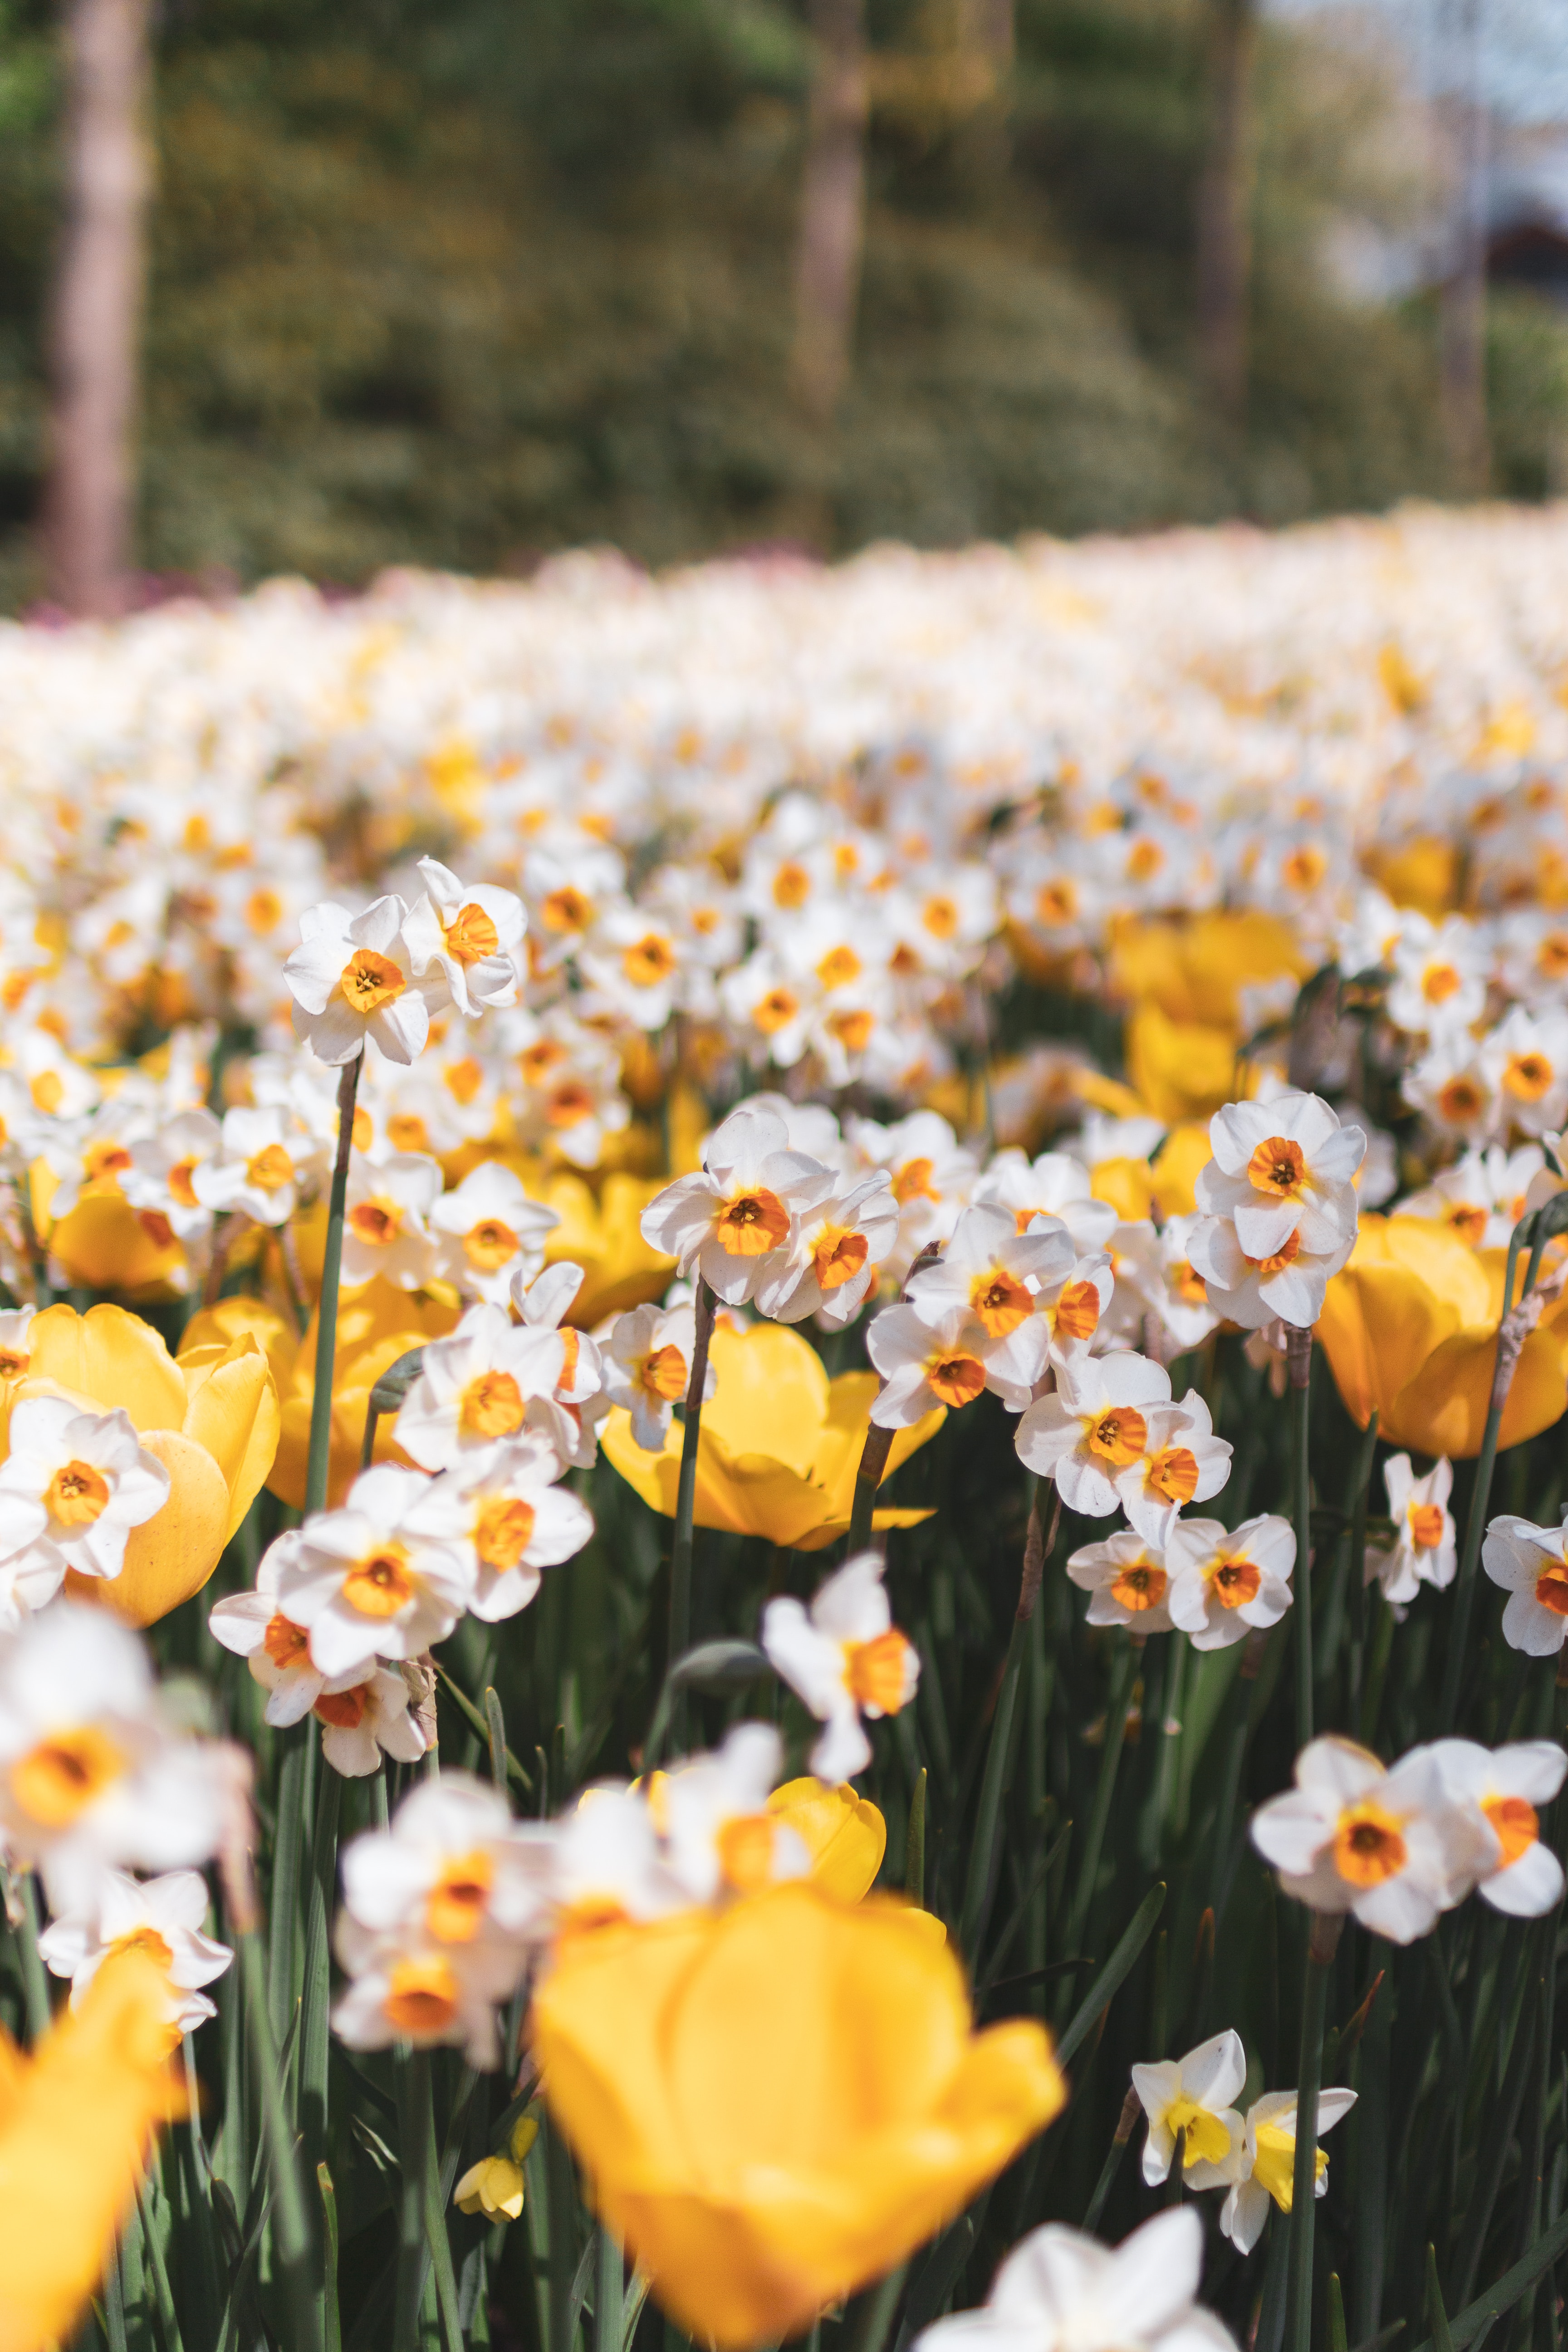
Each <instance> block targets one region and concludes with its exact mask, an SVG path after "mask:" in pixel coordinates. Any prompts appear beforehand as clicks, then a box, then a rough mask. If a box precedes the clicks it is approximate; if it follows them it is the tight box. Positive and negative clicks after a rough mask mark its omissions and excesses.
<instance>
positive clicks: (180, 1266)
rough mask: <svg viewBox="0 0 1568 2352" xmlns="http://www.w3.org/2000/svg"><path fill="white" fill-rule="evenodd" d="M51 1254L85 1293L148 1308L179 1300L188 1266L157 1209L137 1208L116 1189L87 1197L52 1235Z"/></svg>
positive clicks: (170, 1229)
mask: <svg viewBox="0 0 1568 2352" xmlns="http://www.w3.org/2000/svg"><path fill="white" fill-rule="evenodd" d="M49 1254H50V1255H51V1256H52V1257H54V1258H56V1259H58V1262H59V1265H60V1266H61V1267H62V1268H63V1270H64V1272H65V1274H66V1276H67V1277H68V1280H69V1281H71V1282H73V1283H78V1284H79V1285H80V1286H81V1287H82V1288H83V1289H86V1290H113V1291H118V1292H119V1293H120V1294H121V1297H126V1298H137V1299H141V1300H142V1301H144V1302H146V1303H149V1304H150V1303H152V1302H153V1301H154V1300H158V1299H165V1298H177V1297H179V1295H180V1292H181V1289H182V1287H183V1285H184V1276H185V1275H186V1272H187V1270H188V1265H189V1261H188V1259H187V1258H186V1255H185V1249H184V1243H183V1242H181V1241H178V1240H177V1239H176V1238H175V1236H174V1231H173V1229H172V1228H171V1226H170V1225H169V1223H168V1221H167V1219H166V1218H164V1217H163V1215H162V1214H161V1213H159V1211H157V1210H156V1209H133V1208H132V1205H131V1203H130V1202H129V1201H128V1200H126V1198H125V1197H124V1195H123V1193H121V1192H120V1191H119V1190H118V1189H116V1190H115V1191H113V1192H85V1193H84V1194H83V1195H82V1197H81V1199H80V1200H79V1202H77V1204H76V1206H75V1207H74V1208H73V1209H70V1210H68V1212H67V1213H66V1214H65V1215H64V1216H63V1217H62V1218H61V1219H60V1221H59V1223H58V1225H56V1226H55V1228H54V1230H53V1231H52V1232H51V1233H50V1234H49Z"/></svg>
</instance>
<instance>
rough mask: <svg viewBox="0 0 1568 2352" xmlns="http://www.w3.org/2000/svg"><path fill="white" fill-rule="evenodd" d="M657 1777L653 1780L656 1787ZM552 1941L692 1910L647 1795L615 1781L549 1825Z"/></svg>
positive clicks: (588, 1792) (584, 1797) (589, 1794)
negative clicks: (667, 1855) (622, 1922)
mask: <svg viewBox="0 0 1568 2352" xmlns="http://www.w3.org/2000/svg"><path fill="white" fill-rule="evenodd" d="M658 1777H659V1776H658V1775H657V1774H655V1775H654V1776H653V1778H654V1780H655V1783H656V1784H657V1783H658ZM547 1834H548V1836H549V1838H550V1840H551V1854H552V1863H551V1890H552V1913H551V1918H550V1922H549V1927H550V1932H551V1933H552V1935H556V1936H559V1935H569V1934H572V1933H574V1932H578V1931H582V1930H586V1929H592V1928H595V1927H605V1926H608V1925H610V1924H611V1923H612V1922H614V1921H616V1920H620V1919H658V1918H662V1917H664V1916H666V1914H667V1913H668V1912H671V1911H683V1910H685V1909H686V1908H687V1907H688V1906H689V1904H690V1900H691V1897H690V1896H689V1895H688V1894H687V1892H686V1890H685V1888H684V1887H683V1886H682V1885H681V1884H680V1882H679V1879H678V1878H676V1877H675V1876H674V1875H673V1874H672V1873H671V1871H670V1868H669V1865H668V1862H667V1860H666V1858H665V1853H664V1848H663V1845H662V1843H661V1841H660V1838H659V1834H658V1827H657V1825H656V1823H655V1821H654V1817H653V1810H652V1807H651V1806H650V1804H649V1801H648V1795H647V1791H646V1790H642V1789H628V1788H626V1786H625V1785H624V1784H616V1783H613V1782H606V1783H603V1784H601V1785H599V1786H596V1787H594V1788H591V1789H584V1791H583V1793H582V1795H581V1796H580V1797H579V1798H578V1800H577V1801H576V1803H575V1804H574V1806H573V1807H572V1809H571V1811H569V1812H566V1813H563V1815H562V1816H561V1817H560V1819H559V1820H558V1821H555V1822H551V1823H550V1824H549V1826H548V1832H547Z"/></svg>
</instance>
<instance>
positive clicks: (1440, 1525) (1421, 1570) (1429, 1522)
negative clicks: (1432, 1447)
mask: <svg viewBox="0 0 1568 2352" xmlns="http://www.w3.org/2000/svg"><path fill="white" fill-rule="evenodd" d="M1383 1480H1384V1486H1385V1487H1386V1488H1387V1490H1388V1509H1389V1515H1390V1517H1392V1519H1393V1521H1394V1541H1393V1543H1392V1544H1390V1545H1388V1546H1386V1547H1372V1548H1369V1549H1368V1551H1367V1556H1366V1570H1365V1573H1366V1578H1367V1581H1368V1582H1369V1583H1370V1582H1371V1581H1372V1580H1373V1578H1374V1577H1375V1578H1376V1580H1377V1581H1378V1583H1379V1584H1380V1585H1381V1586H1382V1587H1383V1594H1384V1600H1385V1601H1389V1602H1391V1603H1392V1604H1393V1605H1394V1606H1395V1607H1403V1606H1404V1605H1405V1603H1406V1602H1409V1601H1414V1600H1415V1595H1416V1594H1417V1592H1418V1591H1420V1589H1421V1587H1422V1586H1423V1585H1424V1584H1430V1585H1433V1586H1435V1587H1436V1589H1437V1591H1442V1590H1443V1588H1444V1587H1445V1586H1446V1585H1449V1584H1451V1583H1452V1582H1453V1580H1454V1571H1455V1570H1456V1568H1457V1566H1458V1533H1457V1530H1456V1528H1455V1526H1454V1515H1453V1513H1452V1512H1451V1511H1450V1510H1449V1508H1448V1496H1450V1494H1451V1493H1452V1492H1453V1487H1454V1465H1453V1464H1452V1463H1451V1462H1449V1461H1447V1459H1444V1460H1441V1461H1438V1462H1435V1463H1434V1464H1433V1465H1432V1467H1431V1469H1430V1470H1428V1471H1427V1473H1426V1476H1425V1477H1423V1478H1417V1477H1416V1475H1415V1471H1414V1470H1413V1469H1412V1468H1411V1466H1410V1456H1409V1454H1390V1455H1389V1457H1388V1459H1387V1461H1386V1462H1385V1463H1384V1465H1383Z"/></svg>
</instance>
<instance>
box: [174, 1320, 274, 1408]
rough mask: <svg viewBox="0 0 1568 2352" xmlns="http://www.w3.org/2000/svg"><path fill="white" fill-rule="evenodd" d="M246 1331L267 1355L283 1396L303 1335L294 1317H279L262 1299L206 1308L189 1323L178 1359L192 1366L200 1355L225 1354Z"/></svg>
mask: <svg viewBox="0 0 1568 2352" xmlns="http://www.w3.org/2000/svg"><path fill="white" fill-rule="evenodd" d="M242 1331H248V1332H249V1333H250V1334H251V1336H252V1338H253V1339H255V1340H256V1341H257V1343H258V1346H259V1347H260V1348H261V1349H262V1350H263V1352H264V1354H265V1355H266V1358H267V1360H268V1364H269V1365H270V1366H271V1368H272V1377H273V1379H274V1380H275V1381H277V1383H278V1393H279V1396H281V1395H283V1394H284V1392H285V1391H286V1390H287V1389H288V1386H289V1380H290V1378H291V1377H292V1374H293V1370H294V1365H295V1362H296V1360H297V1359H298V1357H299V1353H300V1333H299V1329H298V1328H297V1326H296V1325H295V1323H294V1320H293V1318H292V1317H291V1316H287V1315H279V1312H278V1310H277V1308H276V1307H268V1304H267V1302H266V1300H265V1299H261V1298H247V1297H238V1298H220V1299H219V1300H218V1302H217V1304H216V1307H200V1308H198V1310H197V1312H196V1313H195V1315H193V1316H192V1318H191V1319H190V1321H189V1322H188V1323H187V1324H186V1326H185V1329H184V1337H183V1339H181V1341H180V1352H179V1356H178V1358H177V1359H176V1360H177V1361H178V1362H179V1363H181V1364H189V1363H190V1362H191V1361H192V1360H193V1359H194V1358H195V1357H196V1356H197V1355H198V1354H202V1355H205V1352H206V1350H208V1349H216V1351H217V1352H218V1354H219V1355H221V1354H222V1353H223V1351H224V1349H226V1348H227V1347H228V1346H229V1345H230V1344H231V1343H232V1342H233V1341H234V1340H236V1339H238V1338H239V1335H240V1333H241V1332H242Z"/></svg>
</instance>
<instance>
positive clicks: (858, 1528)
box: [847, 1421, 893, 1559]
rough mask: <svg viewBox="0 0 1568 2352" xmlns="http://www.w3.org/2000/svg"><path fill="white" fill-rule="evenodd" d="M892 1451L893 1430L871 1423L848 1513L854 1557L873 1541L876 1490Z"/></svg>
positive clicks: (856, 1474) (852, 1556)
mask: <svg viewBox="0 0 1568 2352" xmlns="http://www.w3.org/2000/svg"><path fill="white" fill-rule="evenodd" d="M892 1450H893V1433H892V1431H891V1430H890V1429H883V1428H881V1427H880V1426H879V1423H876V1422H874V1421H873V1422H872V1423H869V1424H868V1428H867V1431H866V1443H865V1444H864V1445H863V1446H862V1447H861V1449H860V1466H859V1468H858V1470H857V1471H856V1473H855V1500H854V1503H853V1504H852V1506H851V1507H850V1512H849V1550H848V1555H847V1557H848V1558H849V1559H854V1557H855V1555H856V1553H857V1552H858V1551H864V1550H865V1549H866V1547H867V1546H868V1543H869V1542H870V1540H871V1522H872V1520H873V1518H874V1517H876V1511H877V1489H878V1487H879V1486H880V1485H881V1483H882V1481H883V1479H884V1478H885V1477H886V1476H887V1475H888V1456H889V1454H890V1453H891V1452H892Z"/></svg>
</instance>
